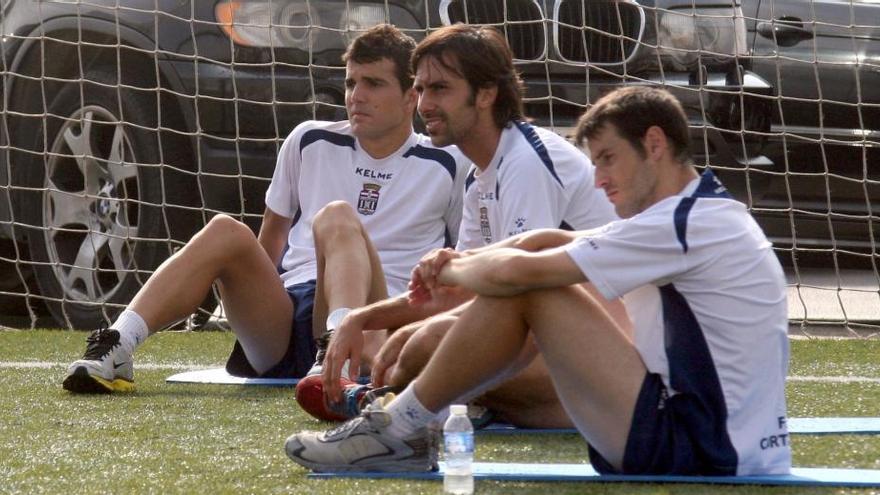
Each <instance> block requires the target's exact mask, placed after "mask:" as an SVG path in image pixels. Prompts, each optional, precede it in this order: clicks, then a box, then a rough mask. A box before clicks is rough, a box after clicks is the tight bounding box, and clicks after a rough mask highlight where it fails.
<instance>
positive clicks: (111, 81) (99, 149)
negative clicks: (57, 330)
mask: <svg viewBox="0 0 880 495" xmlns="http://www.w3.org/2000/svg"><path fill="white" fill-rule="evenodd" d="M46 112H47V117H46V120H45V125H44V132H42V133H37V134H39V135H38V136H37V137H36V142H35V143H34V146H33V148H31V149H35V150H45V153H44V154H43V155H42V156H36V159H34V160H33V162H34V163H31V164H30V166H29V167H27V172H26V173H27V176H28V179H27V182H28V183H29V184H31V185H35V186H36V187H37V190H36V191H35V193H32V194H30V195H29V198H30V201H29V203H30V204H28V205H27V206H26V211H25V215H27V218H28V219H29V221H28V223H29V224H30V226H31V228H29V229H28V244H29V247H30V254H31V259H32V261H33V263H34V264H33V268H34V276H35V278H36V281H37V284H38V285H39V288H40V292H41V293H42V296H43V297H44V298H45V302H46V305H47V306H48V308H49V311H50V312H51V313H52V315H53V316H54V317H55V319H56V320H58V321H59V322H60V323H62V324H66V325H68V326H72V327H74V328H94V327H96V326H98V325H99V324H100V323H101V322H102V321H106V320H108V319H110V318H112V317H113V316H114V314H115V313H118V312H119V310H120V309H121V308H122V305H124V304H126V303H127V302H128V301H129V300H130V299H131V298H132V297H133V296H134V294H135V293H136V292H137V290H138V289H139V288H140V287H141V286H142V284H143V282H144V281H145V280H146V279H147V278H148V276H149V275H150V273H151V272H152V270H154V269H155V267H156V266H157V265H158V264H159V262H161V260H163V259H165V258H166V257H167V256H168V255H169V253H170V250H169V246H168V244H167V243H166V242H165V241H163V239H165V238H166V236H165V235H164V234H163V232H164V222H163V210H162V208H161V205H162V199H163V190H164V188H163V184H162V181H161V179H162V174H161V170H160V167H159V164H160V163H161V155H160V143H159V139H158V137H157V132H156V131H155V130H153V131H151V130H149V128H151V127H155V126H156V123H155V120H156V118H155V115H156V112H157V106H156V99H155V97H154V96H150V95H149V93H147V92H146V91H137V90H134V89H131V88H126V86H119V85H117V83H116V71H115V70H106V69H105V70H100V69H99V70H95V69H92V70H91V71H90V72H89V73H88V74H86V75H85V77H84V78H83V82H82V83H71V84H67V85H65V86H64V87H63V88H62V89H61V90H60V91H58V93H57V96H55V98H54V99H53V100H52V101H51V103H50V104H49V105H48V107H47V109H46Z"/></svg>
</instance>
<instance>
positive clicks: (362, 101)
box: [345, 58, 416, 140]
mask: <svg viewBox="0 0 880 495" xmlns="http://www.w3.org/2000/svg"><path fill="white" fill-rule="evenodd" d="M415 101H416V100H415V92H414V91H413V90H412V89H409V90H407V91H404V90H402V89H401V87H400V82H398V80H397V75H396V74H395V67H394V62H392V61H391V60H390V59H387V58H383V59H381V60H379V61H377V62H370V63H366V64H359V63H357V62H354V61H352V60H349V61H348V63H347V64H346V65H345V110H346V112H348V120H349V122H350V123H351V128H352V132H353V133H354V135H355V137H357V138H358V139H362V140H363V139H366V140H371V139H372V140H375V139H381V138H383V137H385V136H388V135H389V134H391V133H392V132H393V131H395V130H398V129H400V128H401V127H405V128H407V129H409V127H410V126H411V125H412V114H413V109H414V106H415Z"/></svg>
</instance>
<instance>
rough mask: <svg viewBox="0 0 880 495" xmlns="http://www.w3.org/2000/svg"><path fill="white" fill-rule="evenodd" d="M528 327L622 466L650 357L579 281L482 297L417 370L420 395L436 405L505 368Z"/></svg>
mask: <svg viewBox="0 0 880 495" xmlns="http://www.w3.org/2000/svg"><path fill="white" fill-rule="evenodd" d="M529 329H531V330H529ZM530 331H531V332H532V334H533V335H534V339H535V342H536V343H537V345H538V349H539V350H540V352H541V354H542V355H543V356H544V359H545V360H546V363H547V366H548V369H549V371H550V376H551V378H552V380H553V384H554V386H555V387H556V391H557V393H558V394H559V397H560V400H561V401H562V404H563V406H564V408H565V410H566V412H567V413H568V415H569V416H570V417H571V418H572V420H573V421H574V423H575V425H576V426H577V427H578V429H579V430H580V432H581V434H582V435H583V436H584V437H585V438H586V439H587V441H589V442H590V443H591V445H593V446H594V447H595V448H596V449H597V450H598V451H599V452H601V453H602V454H603V456H604V457H605V458H606V459H607V460H608V461H609V462H611V463H612V465H615V466H617V467H620V464H621V462H622V459H623V452H624V448H625V445H626V439H627V435H628V433H629V428H630V424H631V422H632V414H633V409H634V407H635V403H636V398H637V396H638V393H639V390H640V388H641V384H642V381H643V380H644V376H645V372H646V370H645V365H644V363H643V362H642V360H641V357H640V356H639V354H638V352H637V351H636V349H635V347H634V346H633V344H632V342H631V341H630V340H629V339H628V338H627V337H626V335H625V334H624V332H623V331H622V330H621V329H620V328H619V327H618V325H617V324H616V323H614V322H613V321H612V320H611V319H610V318H609V316H608V313H607V312H606V311H605V310H604V309H602V308H601V305H600V304H599V303H598V302H597V301H596V300H595V299H593V298H592V297H591V296H590V295H589V294H588V293H587V292H586V290H584V289H583V288H582V287H565V288H559V289H552V290H541V291H532V292H527V293H525V294H522V295H519V296H515V297H507V298H491V297H478V298H477V299H476V300H475V301H474V303H473V304H472V305H471V307H470V308H468V310H467V311H465V312H464V313H463V314H462V315H461V316H460V317H459V320H458V322H456V324H455V325H453V327H452V329H451V330H450V331H449V332H448V334H447V335H446V337H445V338H444V339H443V342H442V343H441V344H440V347H439V348H438V349H437V352H436V353H435V354H434V356H433V357H432V358H431V360H430V361H429V362H428V364H427V366H426V367H425V370H424V371H423V372H422V374H421V375H419V377H418V378H416V380H415V382H414V387H415V393H416V396H417V397H418V398H419V400H420V401H421V402H422V404H424V406H425V407H426V408H427V409H429V410H431V411H438V410H439V409H440V408H442V407H443V406H445V405H447V404H449V403H451V401H453V400H455V399H456V398H457V397H461V396H463V395H465V394H467V393H468V392H469V391H471V390H472V389H474V388H476V387H477V386H479V384H481V383H485V382H487V381H490V380H492V379H494V378H495V377H496V376H497V375H499V374H501V373H503V372H504V371H505V370H506V369H507V368H508V367H509V366H510V363H512V362H514V361H515V360H516V359H517V358H518V356H520V355H521V352H522V350H523V348H524V347H525V346H526V344H527V339H528V335H529V332H530ZM473 356H479V357H480V359H473Z"/></svg>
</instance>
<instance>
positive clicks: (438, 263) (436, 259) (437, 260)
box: [411, 248, 463, 290]
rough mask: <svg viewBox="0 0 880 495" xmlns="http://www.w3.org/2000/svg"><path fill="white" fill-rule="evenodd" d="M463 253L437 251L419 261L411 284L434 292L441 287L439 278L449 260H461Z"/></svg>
mask: <svg viewBox="0 0 880 495" xmlns="http://www.w3.org/2000/svg"><path fill="white" fill-rule="evenodd" d="M462 256H463V254H462V253H460V252H458V251H455V250H453V249H449V248H443V249H435V250H433V251H431V252H430V253H428V254H426V255H425V256H423V257H422V259H421V260H419V264H418V265H417V266H416V268H415V269H414V270H413V278H412V280H411V283H412V284H413V285H414V286H416V287H420V286H421V287H424V288H425V289H427V290H432V289H434V288H436V287H438V286H440V285H441V284H440V282H439V280H438V277H439V276H440V272H441V271H442V270H443V267H444V266H445V265H446V263H447V262H448V261H449V260H452V259H456V258H461V257H462Z"/></svg>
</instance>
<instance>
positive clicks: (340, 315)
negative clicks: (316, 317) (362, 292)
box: [326, 308, 352, 380]
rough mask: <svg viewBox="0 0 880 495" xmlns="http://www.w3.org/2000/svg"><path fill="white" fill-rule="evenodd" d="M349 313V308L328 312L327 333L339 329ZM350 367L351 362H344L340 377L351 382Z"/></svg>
mask: <svg viewBox="0 0 880 495" xmlns="http://www.w3.org/2000/svg"><path fill="white" fill-rule="evenodd" d="M348 313H351V308H336V309H334V310H333V311H331V312H330V316H328V317H327V324H326V327H327V331H328V332H332V331H333V330H336V329H337V328H339V325H341V324H342V320H344V319H345V317H346V315H348ZM350 365H351V361H349V360H348V359H346V360H345V363H343V365H342V377H343V378H347V379H349V380H351V379H352V378H351V372H350V370H349V367H350Z"/></svg>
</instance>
